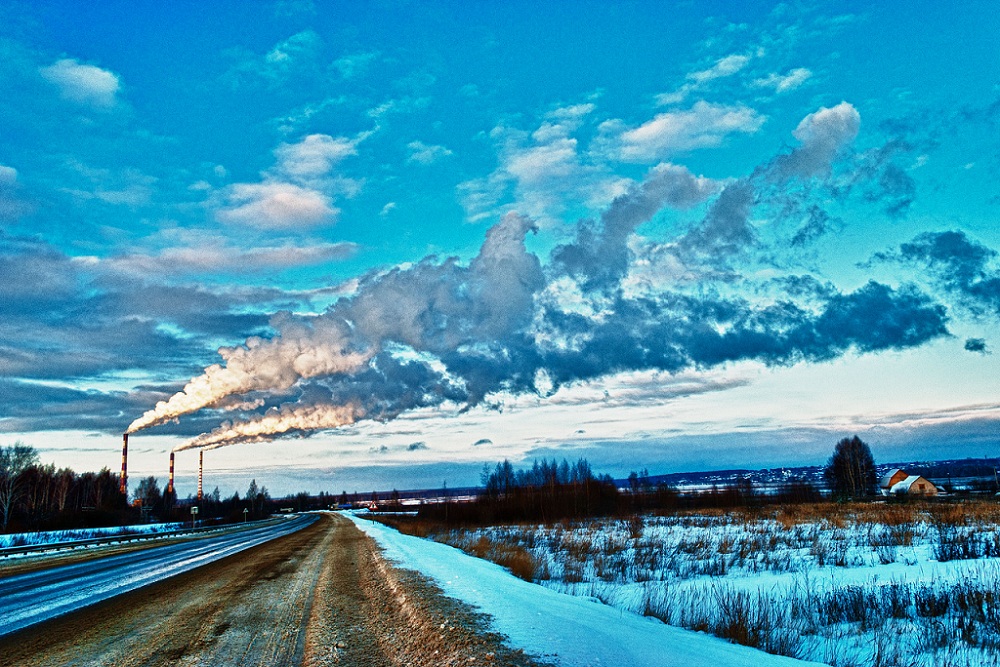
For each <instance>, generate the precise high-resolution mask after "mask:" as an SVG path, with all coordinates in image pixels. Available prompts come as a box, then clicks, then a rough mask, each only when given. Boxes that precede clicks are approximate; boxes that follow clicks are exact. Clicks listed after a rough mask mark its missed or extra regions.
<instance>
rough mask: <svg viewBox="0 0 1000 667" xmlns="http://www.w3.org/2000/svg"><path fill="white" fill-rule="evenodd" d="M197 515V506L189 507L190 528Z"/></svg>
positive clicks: (192, 526) (192, 527)
mask: <svg viewBox="0 0 1000 667" xmlns="http://www.w3.org/2000/svg"><path fill="white" fill-rule="evenodd" d="M197 517H198V506H197V505H195V506H193V507H192V508H191V530H194V520H195V519H196V518H197Z"/></svg>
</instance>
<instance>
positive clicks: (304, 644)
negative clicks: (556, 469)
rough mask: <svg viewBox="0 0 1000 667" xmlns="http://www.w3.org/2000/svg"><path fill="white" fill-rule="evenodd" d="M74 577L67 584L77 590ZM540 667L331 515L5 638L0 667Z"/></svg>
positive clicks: (0, 606) (1, 607) (2, 607)
mask: <svg viewBox="0 0 1000 667" xmlns="http://www.w3.org/2000/svg"><path fill="white" fill-rule="evenodd" d="M166 548H167V547H160V548H154V549H148V550H146V551H144V552H142V553H148V552H158V551H161V549H166ZM114 558H118V557H117V556H115V557H114ZM101 560H110V558H109V559H101ZM91 566H92V567H94V566H96V563H95V562H94V561H91ZM60 569H61V568H60ZM99 569H104V570H106V569H107V568H105V567H104V566H103V565H101V566H100V568H99ZM140 569H142V567H141V566H140ZM105 574H107V573H105ZM129 578H131V576H130V575H129ZM11 579H15V578H11ZM17 579H19V577H17ZM74 581H75V580H73V579H69V580H65V579H64V580H63V586H64V587H65V586H69V587H70V588H74V587H75V583H74ZM9 583H10V580H5V581H0V585H3V584H9ZM22 583H24V582H22ZM26 592H27V591H26V589H24V588H21V589H20V590H19V592H17V593H15V594H16V595H24V594H26ZM5 599H6V598H0V612H2V617H0V618H2V621H0V624H2V623H6V621H7V607H6V602H5V601H4V600H5ZM535 664H536V663H534V662H532V661H531V660H530V659H529V658H528V657H526V656H524V655H523V654H522V653H520V652H519V651H514V650H511V649H510V648H509V647H507V646H505V645H504V643H503V641H502V638H501V637H499V636H497V635H495V634H493V633H491V632H490V631H489V629H488V625H487V619H485V618H484V617H483V616H481V615H479V614H477V613H475V612H474V611H472V610H471V609H469V608H468V607H466V606H463V605H461V604H460V603H458V602H456V601H454V600H451V599H449V598H446V597H444V596H443V595H442V594H441V592H440V590H439V589H437V588H436V587H435V586H434V585H433V584H432V583H431V582H429V581H428V580H425V579H423V578H422V577H420V576H419V575H417V574H416V573H413V572H408V571H405V570H399V569H397V568H395V567H393V566H392V564H391V563H389V562H387V561H386V560H385V559H384V558H383V557H382V555H381V552H380V551H379V549H378V548H377V547H376V546H375V544H374V543H373V542H372V540H371V539H370V538H368V537H366V536H365V535H364V534H363V533H361V531H359V530H358V529H357V528H356V527H355V526H354V525H353V524H352V523H351V522H350V521H348V520H346V519H344V518H343V517H341V516H339V515H336V514H329V513H328V514H322V515H318V516H317V517H316V518H315V519H314V520H313V521H312V523H311V524H310V525H307V526H305V527H303V528H301V529H300V530H297V531H295V532H292V533H290V534H287V535H285V536H283V537H278V538H276V539H272V540H270V541H267V542H265V543H262V544H258V545H257V546H254V547H252V548H249V549H245V550H243V551H240V552H239V553H235V554H232V555H229V556H226V557H223V558H221V559H220V560H216V561H214V562H211V563H206V564H204V565H202V566H200V567H195V568H194V569H190V570H188V571H186V572H182V573H180V574H177V575H175V576H172V577H170V578H168V579H166V580H163V581H159V582H156V583H153V584H150V585H146V586H142V587H140V588H136V589H135V590H132V591H131V592H128V593H125V594H123V595H119V596H116V597H112V598H108V599H105V600H103V601H101V602H96V603H94V604H90V605H88V606H87V607H86V608H83V609H80V610H78V611H74V612H71V613H66V614H63V615H60V616H58V617H56V618H53V619H51V620H47V621H44V622H40V623H37V624H35V625H31V626H30V627H25V628H22V629H21V630H18V631H14V632H10V633H8V634H5V635H3V636H0V666H6V665H11V666H13V665H17V666H18V667H33V666H38V667H41V666H43V665H94V666H97V665H101V666H106V667H125V666H130V667H131V666H139V665H142V666H149V667H161V666H162V667H166V666H167V665H171V666H172V665H182V666H194V665H206V666H208V665H211V666H213V667H214V666H225V665H260V666H264V665H267V666H268V667H292V666H295V667H298V666H299V665H304V666H307V667H325V666H327V665H339V666H347V667H352V666H361V665H365V666H372V667H383V666H386V667H387V666H390V665H435V666H436V665H443V666H451V665H454V666H457V665H481V666H482V665H505V666H506V665H509V666H516V667H530V666H533V665H535Z"/></svg>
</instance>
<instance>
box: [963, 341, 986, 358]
mask: <svg viewBox="0 0 1000 667" xmlns="http://www.w3.org/2000/svg"><path fill="white" fill-rule="evenodd" d="M965 349H966V350H968V351H969V352H979V353H980V354H989V348H988V347H987V346H986V339H985V338H967V339H966V340H965Z"/></svg>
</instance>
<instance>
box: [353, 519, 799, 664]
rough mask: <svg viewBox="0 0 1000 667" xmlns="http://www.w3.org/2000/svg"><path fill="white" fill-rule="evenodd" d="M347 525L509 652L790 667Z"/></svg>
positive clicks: (585, 659)
mask: <svg viewBox="0 0 1000 667" xmlns="http://www.w3.org/2000/svg"><path fill="white" fill-rule="evenodd" d="M351 518H352V520H353V521H354V522H355V523H356V524H357V525H358V526H359V527H360V528H361V529H362V530H364V531H365V532H366V533H368V534H369V535H371V536H372V537H373V538H374V539H375V540H376V541H377V542H378V543H379V545H380V546H381V547H382V548H383V549H385V553H386V556H387V557H388V558H390V559H391V560H394V561H396V562H397V563H398V564H399V565H400V566H401V567H403V568H408V569H413V570H416V571H418V572H421V573H422V574H424V575H426V576H428V577H430V578H431V579H433V580H434V581H435V582H437V584H438V585H439V586H440V587H441V588H442V589H443V590H444V592H445V594H446V595H449V596H451V597H454V598H456V599H459V600H462V601H464V602H467V603H469V604H472V605H474V606H476V607H478V608H479V609H480V610H481V611H483V612H485V613H487V614H489V615H490V616H492V617H493V619H494V624H495V628H496V630H498V631H499V632H502V633H503V634H505V635H507V636H508V637H509V638H510V641H511V644H512V645H513V646H514V647H517V648H522V649H524V650H525V651H527V652H529V653H531V654H534V655H536V656H541V657H543V658H547V659H549V660H551V661H553V662H555V663H556V664H558V665H561V666H567V667H571V666H572V667H576V666H597V665H615V666H619V665H634V666H636V667H644V666H648V667H654V666H655V667H672V666H676V667H723V666H730V665H731V666H734V667H739V666H742V665H746V666H751V665H752V666H753V667H781V666H784V667H791V666H793V665H798V666H801V665H807V664H814V663H804V662H801V661H798V660H793V659H791V658H785V657H780V656H774V655H768V654H766V653H763V652H761V651H758V650H755V649H751V648H747V647H744V646H738V645H734V644H730V643H728V642H725V641H723V640H721V639H717V638H715V637H710V636H708V635H705V634H703V633H696V632H691V631H688V630H682V629H680V628H674V627H670V626H667V625H664V624H663V623H661V622H660V621H658V620H656V619H652V618H647V617H644V616H640V615H638V614H634V613H631V612H627V611H624V610H621V609H616V608H614V607H611V606H608V605H605V604H603V603H601V602H600V601H598V600H595V599H593V598H585V597H579V596H574V595H567V594H565V593H561V592H558V591H555V590H551V589H549V588H546V587H543V586H540V585H538V584H534V583H529V582H526V581H522V580H521V579H518V578H516V577H514V576H513V575H511V574H510V573H509V572H507V570H505V569H503V568H502V567H500V566H498V565H495V564H493V563H490V562H487V561H484V560H481V559H478V558H474V557H472V556H468V555H466V554H464V553H462V552H461V551H459V550H458V549H455V548H453V547H450V546H447V545H444V544H439V543H436V542H432V541H430V540H426V539H421V538H417V537H411V536H408V535H403V534H400V533H399V532H397V531H395V530H393V529H391V528H388V527H386V526H384V525H382V524H380V523H375V522H373V521H370V520H367V519H365V518H364V516H363V515H360V516H358V515H351Z"/></svg>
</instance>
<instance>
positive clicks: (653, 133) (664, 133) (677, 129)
mask: <svg viewBox="0 0 1000 667" xmlns="http://www.w3.org/2000/svg"><path fill="white" fill-rule="evenodd" d="M764 120H765V117H764V116H762V115H761V114H759V113H757V112H756V111H755V110H753V109H751V108H750V107H747V106H743V105H737V106H729V105H723V104H712V103H709V102H705V101H699V102H696V103H695V105H694V106H693V107H691V108H690V109H688V110H687V111H670V112H667V113H662V114H659V115H657V116H656V117H655V118H653V120H650V121H648V122H646V123H644V124H643V125H641V126H639V127H637V128H635V129H632V130H626V131H624V132H622V133H621V135H620V136H619V141H620V148H619V157H620V158H621V159H622V160H629V161H644V160H650V159H662V158H664V157H666V156H669V155H672V154H675V153H678V152H683V151H687V150H692V149H695V148H705V147H710V146H718V145H719V144H720V143H722V140H723V139H724V138H725V137H726V136H727V135H729V134H732V133H734V132H741V133H744V134H752V133H754V132H756V131H757V130H758V129H760V126H761V125H762V124H763V123H764ZM605 127H606V128H608V129H611V128H614V127H615V125H614V124H605Z"/></svg>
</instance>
